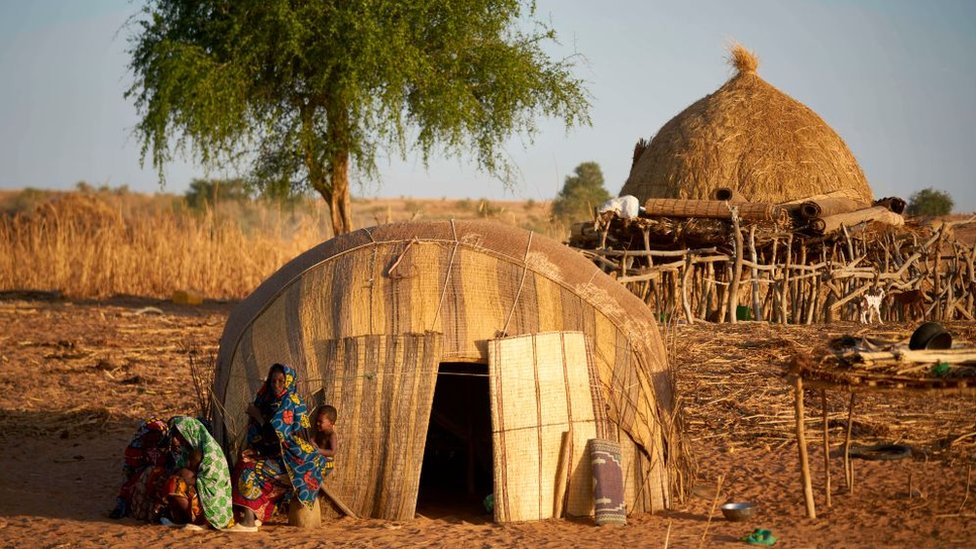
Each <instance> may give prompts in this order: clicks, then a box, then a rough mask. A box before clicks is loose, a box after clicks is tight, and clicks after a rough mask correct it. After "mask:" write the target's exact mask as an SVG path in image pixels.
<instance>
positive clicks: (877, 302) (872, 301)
mask: <svg viewBox="0 0 976 549" xmlns="http://www.w3.org/2000/svg"><path fill="white" fill-rule="evenodd" d="M884 296H885V291H884V290H883V289H881V288H878V290H877V293H872V292H871V291H868V293H866V294H864V295H862V296H861V324H871V321H872V319H873V318H874V317H875V316H877V317H878V323H879V324H884V321H882V320H881V302H882V301H884Z"/></svg>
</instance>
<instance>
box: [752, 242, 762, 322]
mask: <svg viewBox="0 0 976 549" xmlns="http://www.w3.org/2000/svg"><path fill="white" fill-rule="evenodd" d="M749 258H750V259H752V264H753V265H758V264H759V257H758V255H757V254H756V226H755V225H751V226H750V227H749ZM749 271H750V272H751V276H750V278H751V279H752V319H753V320H764V319H763V311H762V304H761V303H760V301H759V270H758V269H756V268H755V267H751V268H750V269H749Z"/></svg>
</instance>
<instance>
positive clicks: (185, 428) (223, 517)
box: [170, 416, 233, 528]
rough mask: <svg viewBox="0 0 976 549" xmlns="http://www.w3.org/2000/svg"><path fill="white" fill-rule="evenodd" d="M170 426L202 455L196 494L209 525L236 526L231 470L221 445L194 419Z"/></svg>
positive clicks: (181, 419)
mask: <svg viewBox="0 0 976 549" xmlns="http://www.w3.org/2000/svg"><path fill="white" fill-rule="evenodd" d="M170 426H171V427H172V428H173V429H176V430H177V431H179V433H180V434H181V435H183V438H185V439H186V440H187V442H189V443H190V445H191V446H192V447H193V449H195V450H199V451H200V453H201V454H202V455H203V458H202V460H201V461H200V467H199V469H198V470H197V472H196V475H197V482H196V491H197V495H198V496H199V498H200V505H201V507H203V514H204V515H205V516H206V517H207V522H209V523H210V524H211V525H212V526H213V527H214V528H227V527H229V526H231V525H233V511H232V510H231V486H230V469H229V468H228V467H227V459H226V458H225V457H224V452H223V451H222V450H221V448H220V445H219V444H217V441H216V440H214V438H213V437H212V436H210V433H208V432H207V429H206V428H205V427H204V426H203V424H202V423H200V422H199V421H198V420H196V419H193V418H191V417H185V416H177V417H174V418H173V419H171V420H170Z"/></svg>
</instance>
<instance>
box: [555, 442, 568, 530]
mask: <svg viewBox="0 0 976 549" xmlns="http://www.w3.org/2000/svg"><path fill="white" fill-rule="evenodd" d="M570 444H572V439H570V438H569V431H563V436H562V439H561V441H560V444H559V459H558V461H557V462H556V486H555V493H554V494H553V496H554V497H553V502H552V517H553V518H557V519H559V518H563V502H564V501H565V500H566V478H567V477H568V476H569V445H570Z"/></svg>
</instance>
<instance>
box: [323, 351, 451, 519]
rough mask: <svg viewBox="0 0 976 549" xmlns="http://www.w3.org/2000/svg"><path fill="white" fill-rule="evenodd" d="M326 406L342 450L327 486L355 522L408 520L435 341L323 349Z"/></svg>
mask: <svg viewBox="0 0 976 549" xmlns="http://www.w3.org/2000/svg"><path fill="white" fill-rule="evenodd" d="M324 348H325V350H326V352H328V353H329V354H330V355H331V357H330V358H331V359H332V360H330V361H329V363H330V364H332V365H333V366H332V367H331V368H328V367H326V368H324V371H323V372H322V379H323V382H324V383H330V382H331V385H325V393H326V395H327V397H326V400H327V401H328V402H331V403H333V405H335V406H336V408H337V409H338V411H339V420H338V422H337V429H340V433H341V436H342V441H343V442H342V444H341V445H340V446H339V453H338V455H337V456H336V472H335V474H334V475H332V476H330V477H329V479H328V480H327V482H329V483H330V484H331V485H332V486H334V489H335V493H336V495H338V496H339V497H340V498H342V499H343V501H344V502H345V503H346V504H347V505H349V507H350V508H351V509H353V510H354V511H355V512H356V513H357V514H359V515H361V516H364V517H374V518H382V519H387V520H409V519H412V518H413V517H414V513H415V510H416V505H417V492H418V488H419V485H420V468H421V464H422V463H423V453H424V443H425V441H426V434H427V423H428V421H429V419H430V407H431V402H432V400H433V396H434V384H435V383H436V379H437V366H438V360H439V356H440V353H441V351H440V336H438V335H436V334H427V335H424V336H415V335H406V336H402V337H381V336H363V337H357V338H346V339H343V340H339V341H333V342H330V343H328V344H326V345H324Z"/></svg>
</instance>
